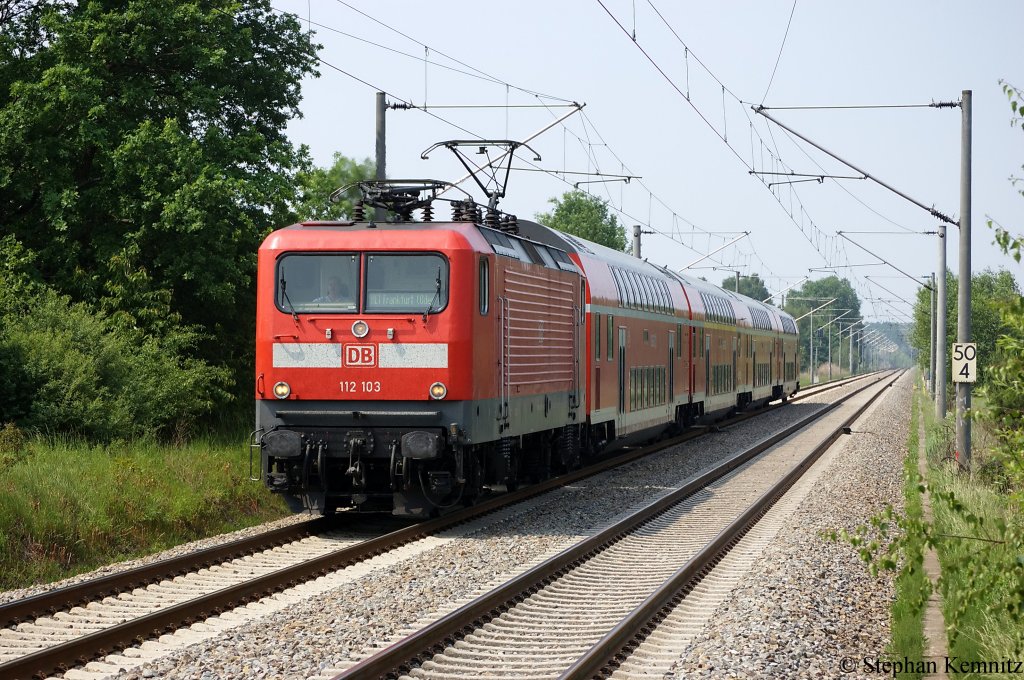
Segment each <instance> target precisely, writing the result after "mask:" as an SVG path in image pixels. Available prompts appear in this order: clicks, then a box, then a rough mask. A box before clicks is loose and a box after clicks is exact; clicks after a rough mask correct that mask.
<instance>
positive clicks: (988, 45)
mask: <svg viewBox="0 0 1024 680" xmlns="http://www.w3.org/2000/svg"><path fill="white" fill-rule="evenodd" d="M274 7H275V8H276V9H278V10H280V11H286V12H294V13H296V14H297V15H299V16H301V17H302V19H303V21H304V23H305V22H306V21H309V22H310V23H309V24H308V25H309V26H310V28H311V29H312V30H313V31H315V32H316V38H315V39H316V41H317V42H318V43H320V44H321V45H323V49H322V51H321V52H320V57H321V59H322V60H323V61H324V62H325V63H324V64H321V67H320V71H321V77H320V78H319V79H310V80H308V81H307V82H305V83H304V85H303V94H304V102H303V105H302V110H303V114H304V118H303V119H302V120H300V121H296V122H295V123H293V125H292V126H291V128H290V133H291V136H292V138H293V139H294V141H296V142H299V143H303V144H306V145H308V146H309V148H310V151H311V153H312V155H313V158H314V160H315V161H316V162H317V163H318V164H319V165H328V164H329V163H330V159H331V156H332V154H333V153H334V152H341V153H343V154H345V155H347V156H350V157H356V158H360V159H361V158H366V157H372V156H373V155H374V139H375V132H374V93H375V92H376V91H377V89H381V90H384V91H386V92H388V93H389V101H404V102H409V103H412V104H415V105H417V106H422V105H423V104H424V103H426V104H427V105H428V107H449V106H458V107H469V106H474V107H479V106H489V107H500V108H430V109H429V111H428V112H424V111H421V110H404V111H403V110H398V111H389V112H388V114H387V116H388V122H387V125H388V128H387V132H388V154H387V170H388V176H389V177H405V178H424V177H428V178H436V179H442V180H448V181H451V180H455V179H457V178H460V177H462V176H463V175H464V174H465V171H464V170H463V168H462V166H461V165H459V164H458V163H457V161H456V160H455V159H454V158H453V157H452V156H451V154H450V153H449V152H448V151H446V150H444V149H440V150H436V151H434V152H433V153H432V154H431V155H430V158H429V159H428V160H421V159H420V153H421V152H422V151H424V150H425V149H427V148H428V147H430V146H431V145H432V144H434V143H435V142H439V141H443V140H449V139H478V138H488V139H516V140H523V139H526V138H527V137H529V136H531V135H533V134H534V133H535V132H537V131H538V130H540V129H541V128H543V127H545V126H547V125H549V124H551V123H552V122H554V120H555V119H556V118H557V117H560V116H562V115H564V114H566V113H568V112H569V111H570V110H571V109H569V108H566V107H565V104H566V103H567V102H579V103H581V104H585V105H586V106H585V107H584V109H583V111H582V112H581V113H576V114H575V115H573V116H571V117H570V118H568V119H567V120H566V121H565V122H564V124H559V125H556V126H555V127H553V128H552V129H550V130H548V131H547V132H545V133H544V134H543V135H541V136H539V137H538V138H537V139H536V140H534V141H531V142H530V146H531V147H532V148H533V149H535V150H536V151H537V152H538V153H539V154H540V155H541V157H542V160H541V161H537V162H534V161H533V156H532V155H531V154H529V153H528V152H525V150H524V151H522V152H520V154H519V156H518V157H517V160H516V162H515V163H514V164H513V167H515V168H530V169H533V168H543V169H546V170H550V171H553V173H554V174H545V173H541V172H527V171H513V173H512V177H511V179H510V182H509V186H508V190H507V197H506V198H505V199H504V200H503V201H502V202H501V204H500V205H501V207H502V208H503V209H504V210H505V211H506V212H511V213H515V214H517V215H519V216H520V217H526V218H531V219H532V218H533V216H534V215H535V214H536V213H538V212H543V211H547V210H549V209H550V207H551V206H550V205H549V204H548V203H547V201H548V199H549V198H551V197H553V196H560V195H561V194H562V193H563V192H565V191H568V190H571V189H572V185H573V183H575V182H577V181H581V180H594V179H596V178H595V177H592V176H589V177H588V176H585V175H572V174H568V173H571V172H579V173H587V172H602V173H606V174H623V173H624V174H630V175H633V176H639V177H641V178H642V179H633V180H632V181H631V182H630V183H629V184H625V183H622V182H605V183H592V184H585V185H581V188H584V189H589V190H590V191H591V192H592V193H595V194H597V195H599V196H601V197H602V198H605V199H607V200H608V201H609V202H610V204H611V205H612V206H613V207H614V208H615V209H616V210H619V211H621V212H620V213H619V214H618V217H619V220H620V222H621V223H622V224H623V225H625V226H626V227H627V231H628V232H629V233H631V229H630V227H631V225H633V224H636V223H640V224H643V225H644V229H645V230H651V231H653V232H655V233H652V234H648V235H645V236H644V242H643V256H644V257H646V258H648V259H650V260H651V261H652V262H655V263H658V264H663V265H667V266H669V267H672V268H675V269H681V268H682V267H685V266H686V265H688V264H689V263H691V262H693V261H694V260H696V259H697V258H699V257H701V255H702V254H704V253H707V252H709V251H711V250H713V249H715V248H718V247H719V246H721V245H722V244H724V243H726V242H727V241H729V240H731V239H733V238H734V237H735V235H736V234H735V233H734V232H741V231H750V232H751V233H750V236H749V237H747V238H744V239H742V240H740V241H739V242H738V243H736V244H735V245H734V246H730V247H728V248H726V249H724V250H722V251H721V252H720V253H718V254H717V255H716V256H715V260H717V262H716V261H713V260H705V261H704V262H702V263H700V264H699V265H697V266H698V267H711V266H715V265H716V264H717V266H720V267H729V268H736V269H740V270H741V272H742V274H743V275H747V274H751V273H756V274H759V275H761V276H762V277H763V278H764V279H765V280H766V282H767V285H768V287H769V289H770V290H771V291H773V292H774V291H776V290H779V289H781V288H784V287H786V286H788V285H790V284H792V283H795V282H796V281H798V280H799V279H801V278H802V277H804V276H811V277H812V278H820V277H822V276H827V275H828V272H821V271H817V272H808V269H809V268H819V267H826V266H840V265H866V264H869V263H873V262H877V260H876V259H875V258H874V257H872V256H871V255H869V254H868V253H866V252H864V251H863V250H860V249H859V248H858V247H857V246H855V245H853V244H851V243H849V242H847V241H846V240H844V239H843V238H842V237H839V236H837V235H836V232H837V231H844V232H855V231H859V232H885V233H874V234H871V233H862V234H854V233H849V234H848V236H849V238H850V239H853V240H854V241H856V242H857V243H860V244H861V245H862V246H864V247H865V248H867V249H869V250H872V251H874V252H876V253H878V254H879V255H881V256H882V257H883V258H885V259H887V260H889V261H891V262H892V263H893V264H895V265H896V266H897V267H899V268H900V269H902V270H904V271H906V272H908V273H910V274H911V275H914V276H918V275H923V274H928V273H930V272H932V271H935V269H936V262H937V258H938V246H937V243H936V237H935V236H934V235H922V234H921V233H920V232H924V231H934V230H935V228H936V227H937V225H938V221H937V220H936V219H935V218H934V217H932V216H931V215H930V214H929V213H928V212H927V211H926V210H924V209H922V208H920V207H918V206H916V205H914V204H912V203H910V202H908V201H907V200H905V199H904V198H900V197H898V196H896V195H895V194H893V193H891V192H889V191H888V190H886V189H883V188H882V187H880V186H878V185H877V184H874V183H872V182H870V181H866V180H858V179H825V180H824V182H823V183H820V184H819V183H818V181H817V180H812V181H806V182H800V183H796V184H783V185H778V186H774V187H771V188H770V189H769V188H768V187H767V186H766V184H767V183H768V182H774V181H786V180H792V179H808V178H806V177H780V176H772V175H760V177H763V178H764V179H763V180H762V179H759V176H758V175H751V174H750V171H751V170H754V171H759V172H760V171H771V172H795V173H807V174H824V175H844V176H856V175H857V173H856V172H855V171H853V170H852V169H850V168H848V167H845V166H843V165H841V164H839V163H838V162H836V161H834V160H832V159H830V158H828V157H827V156H825V155H824V154H822V153H820V152H818V151H817V150H815V149H814V148H813V147H811V146H809V145H808V144H805V143H802V142H799V141H798V140H796V139H795V138H794V137H792V136H790V135H789V133H787V132H785V131H784V130H782V129H781V128H779V127H777V126H775V125H772V124H770V123H768V121H767V120H766V119H765V118H764V117H762V116H760V115H758V114H756V113H755V112H753V111H752V110H751V105H752V104H753V105H758V104H761V103H762V102H763V103H764V105H765V106H767V107H787V106H811V105H814V106H838V105H894V104H896V105H903V104H917V105H920V104H928V103H931V102H940V101H958V100H959V99H960V95H961V91H962V90H965V89H970V90H973V100H974V105H973V119H974V137H973V156H974V163H973V173H974V174H973V187H974V191H973V210H972V219H973V233H974V238H973V250H974V257H973V262H974V268H975V270H980V269H983V268H985V267H993V268H999V267H1002V268H1007V269H1010V270H1011V271H1013V272H1014V274H1015V275H1016V276H1017V280H1018V281H1021V280H1022V279H1024V277H1022V274H1021V266H1020V265H1017V264H1016V263H1014V262H1013V261H1012V260H1010V259H1009V258H1006V257H1004V256H1002V255H1001V254H1000V253H999V252H998V250H997V249H996V248H995V246H994V245H992V232H991V230H990V229H989V228H988V227H987V225H986V221H987V219H986V218H987V217H991V218H993V219H996V220H998V221H999V222H1000V223H1002V224H1003V225H1005V226H1008V227H1011V228H1013V229H1015V230H1016V231H1024V197H1022V196H1020V195H1019V194H1018V192H1017V190H1016V189H1015V188H1014V187H1013V186H1012V185H1011V183H1010V181H1009V177H1010V176H1011V175H1014V174H1016V175H1022V174H1024V171H1022V170H1021V165H1022V164H1024V133H1022V130H1021V129H1020V128H1019V127H1018V128H1011V127H1010V124H1009V119H1010V108H1009V106H1008V103H1007V98H1006V96H1005V95H1004V94H1003V92H1002V90H1001V88H1000V86H999V83H998V81H999V79H1004V80H1007V81H1009V82H1011V83H1013V84H1016V85H1017V86H1019V87H1024V51H1022V49H1021V46H1022V45H1021V42H1020V40H1019V38H1020V27H1021V26H1024V3H1022V2H1019V1H1017V0H1014V1H1010V0H1007V1H1005V2H959V3H954V2H936V1H934V0H932V1H930V2H911V1H903V0H901V1H900V2H891V1H887V2H879V1H874V0H867V1H864V2H858V3H835V2H821V1H818V2H811V1H809V0H797V2H796V3H795V5H794V2H793V0H760V1H758V2H753V1H751V2H706V0H705V1H702V2H689V1H687V2H670V1H669V0H656V1H654V2H653V4H652V3H651V2H648V1H647V0H601V1H600V2H598V1H597V0H593V1H584V0H566V1H559V0H554V1H549V2H536V1H533V0H527V1H523V2H502V3H496V2H481V1H479V0H477V1H475V2H465V1H456V0H448V1H447V2H440V3H438V2H434V3H426V2H412V1H393V2H391V1H386V0H385V1H380V0H378V1H376V2H368V1H366V0H347V2H341V1H340V0H274ZM659 13H660V16H659ZM791 16H792V21H791V23H790V17H791ZM616 20H617V21H618V24H617V23H616ZM619 24H621V27H620V25H619ZM787 24H789V30H788V35H787ZM399 32H400V33H399ZM402 34H404V36H403V35H402ZM634 36H635V40H634ZM784 36H785V45H784V46H783V38H784ZM371 43H374V44H371ZM641 48H642V50H643V51H641ZM780 48H781V58H780ZM645 52H646V54H647V55H649V57H650V59H648V56H645ZM425 57H426V62H425V61H424V58H425ZM460 62H461V63H460ZM652 62H653V63H652ZM776 62H778V67H777V69H775V66H776ZM337 69H341V70H343V71H345V72H347V73H348V74H350V75H345V74H343V73H341V72H339V70H337ZM658 69H661V71H663V72H664V75H663V74H662V73H661V72H659V70H658ZM773 70H774V79H772V74H773ZM357 79H358V80H357ZM360 80H362V81H365V83H363V82H359V81H360ZM769 83H770V87H769ZM687 95H688V96H689V101H688V100H687ZM506 104H507V105H510V106H512V107H515V108H505V105H506ZM527 107H533V108H527ZM768 113H769V114H770V115H772V116H773V117H776V118H778V119H779V120H780V121H781V122H783V123H785V124H786V125H788V126H790V127H792V128H793V129H794V130H796V131H798V132H800V133H801V134H803V135H805V136H807V137H809V138H810V139H811V140H813V141H815V142H817V143H819V144H821V145H822V146H824V147H826V148H827V149H829V150H830V151H833V152H834V153H836V154H838V155H839V156H842V157H843V158H845V159H846V160H848V161H850V162H852V163H853V164H854V165H857V166H858V167H860V168H861V169H862V170H864V171H866V172H868V173H870V174H872V175H874V176H876V177H878V178H879V179H881V180H883V181H884V182H886V183H888V184H890V185H892V186H894V187H895V188H896V189H898V190H900V191H901V192H903V193H905V194H907V195H908V196H910V197H911V198H913V199H915V200H916V201H918V202H920V203H922V204H924V205H926V206H929V207H934V208H935V209H936V210H938V211H939V212H941V213H943V214H945V215H947V216H950V217H952V218H954V219H957V218H958V217H959V212H960V196H959V191H960V138H961V111H960V109H959V108H943V109H936V108H928V107H924V108H895V109H889V108H886V109H819V110H775V111H768ZM460 128H461V129H460ZM475 158H479V157H475ZM563 173H565V174H563ZM462 186H463V187H464V188H466V189H467V190H469V191H471V192H473V193H474V195H475V196H476V198H477V200H480V201H482V200H484V199H483V196H482V194H481V193H480V191H479V189H477V188H476V187H475V185H473V184H472V183H471V182H467V183H464V184H463V185H462ZM438 212H439V213H441V214H443V213H444V212H445V211H440V210H439V211H438ZM949 231H950V238H949V239H948V241H949V248H948V250H947V262H948V265H949V267H950V268H951V269H952V270H953V271H954V273H955V272H956V270H957V252H958V238H959V236H958V230H957V229H956V228H955V227H951V228H950V229H949ZM708 232H711V233H710V234H709V233H708ZM891 232H898V233H891ZM835 271H836V273H837V274H838V275H839V276H844V277H847V278H850V279H851V281H852V282H853V283H854V285H855V287H856V288H857V290H858V293H859V294H860V296H861V298H862V299H864V300H868V299H869V298H878V299H879V300H878V301H876V302H871V301H867V302H866V304H865V305H863V310H864V311H865V312H866V313H867V316H868V317H869V318H872V319H879V320H892V321H905V320H907V319H906V317H905V316H904V315H905V314H907V313H908V312H909V307H908V305H907V304H905V303H904V302H902V301H900V300H899V298H906V299H908V300H909V299H912V298H913V295H914V290H915V288H916V286H915V284H914V283H913V282H912V281H910V280H909V279H907V278H905V277H903V276H902V275H901V274H899V273H898V272H897V271H895V270H894V269H892V268H890V267H887V266H885V265H882V266H856V267H852V268H839V269H836V270H835ZM691 273H693V274H695V275H698V276H704V277H706V278H708V279H709V280H711V281H714V282H716V283H720V282H721V280H722V279H723V278H725V277H727V276H731V275H732V273H731V272H729V271H725V270H721V271H714V270H712V269H693V270H691ZM869 276H870V277H871V279H868V278H867V277H869ZM891 277H893V278H891ZM883 287H884V288H889V289H890V290H889V291H887V290H884V289H883Z"/></svg>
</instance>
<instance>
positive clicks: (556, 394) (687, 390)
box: [253, 180, 798, 516]
mask: <svg viewBox="0 0 1024 680" xmlns="http://www.w3.org/2000/svg"><path fill="white" fill-rule="evenodd" d="M444 186H446V185H444V184H443V183H439V182H431V181H418V180H417V181H402V180H386V181H382V182H367V183H363V184H362V187H361V188H362V189H363V191H364V195H365V196H367V197H368V198H369V203H370V204H371V205H373V206H376V207H380V208H385V209H387V210H388V211H389V212H390V213H391V219H390V220H389V221H381V222H375V221H373V220H372V219H371V220H367V219H365V218H364V217H363V215H362V214H357V215H356V216H355V218H354V219H353V221H351V222H306V223H302V224H297V225H293V226H290V227H287V228H284V229H281V230H278V231H276V232H274V233H272V234H271V235H270V236H269V237H268V238H267V239H266V240H265V241H264V243H263V244H262V246H261V247H260V251H259V273H258V283H257V292H258V302H257V325H256V404H257V408H256V428H257V429H256V432H255V433H254V440H253V446H254V448H258V449H259V451H260V459H261V466H262V475H263V479H264V480H265V483H266V484H267V486H268V487H269V488H270V489H271V490H272V491H275V492H278V493H282V494H284V495H285V497H286V498H288V499H290V501H291V502H292V503H293V504H294V505H295V507H296V508H297V509H298V508H307V509H309V510H311V511H315V512H322V513H330V512H333V511H334V510H336V509H337V508H340V507H348V506H356V507H358V508H359V509H363V510H372V509H385V508H388V509H391V510H392V512H394V513H395V514H398V515H411V516H425V515H428V514H431V513H433V512H435V511H438V510H441V509H444V508H446V507H450V506H453V505H455V504H458V503H468V502H472V500H473V499H474V498H476V497H477V496H478V495H479V494H480V493H482V492H483V491H484V490H486V489H489V488H493V487H499V488H502V487H503V488H514V487H515V486H516V485H517V484H518V483H519V482H520V480H521V479H524V478H531V479H536V478H543V477H545V476H547V475H549V474H551V473H553V472H557V471H560V470H566V469H571V468H573V467H575V466H577V465H578V464H579V463H580V460H581V458H582V457H584V456H587V455H589V454H591V453H593V452H596V451H598V450H601V449H604V448H608V447H611V446H615V445H619V444H622V443H626V442H629V441H634V440H642V439H649V438H651V437H654V436H657V435H658V434H660V433H661V432H663V431H665V430H666V429H669V428H678V427H681V426H685V425H686V424H688V423H691V422H694V421H696V420H698V419H700V418H702V417H707V416H711V415H716V414H718V413H720V412H724V411H728V410H731V409H735V408H737V407H743V406H745V405H746V404H748V403H750V402H757V401H764V400H767V399H771V398H780V397H783V396H785V395H787V394H792V393H794V392H795V391H796V389H797V387H798V385H797V383H796V334H795V332H796V327H795V324H793V322H792V319H791V318H790V317H788V315H786V314H785V313H783V312H780V311H778V310H776V309H774V308H772V307H769V306H766V305H763V304H761V303H758V302H755V301H753V300H749V299H748V298H744V297H743V296H738V295H736V294H734V293H731V292H728V291H723V290H721V289H718V288H715V287H714V286H711V285H710V284H705V283H703V282H694V281H691V280H689V279H687V278H685V277H683V276H680V275H678V274H674V273H672V272H670V271H667V270H664V269H660V268H658V267H655V266H654V265H651V264H649V263H647V262H645V261H641V260H638V259H636V258H632V257H629V256H628V255H625V254H623V253H618V252H615V251H613V250H610V249H608V248H604V247H602V246H599V245H596V244H592V243H589V242H585V241H582V240H580V239H576V238H574V237H571V236H567V235H565V234H562V233H560V232H556V231H554V230H551V229H548V228H546V227H543V226H542V225H539V224H535V223H532V222H520V221H516V220H515V218H514V217H511V216H503V215H500V214H499V213H498V212H497V211H496V210H495V209H494V207H493V203H494V202H492V206H491V207H490V208H489V209H487V213H486V216H484V215H483V214H481V210H480V208H479V207H478V206H477V205H476V204H474V203H473V202H472V201H471V200H470V201H452V202H451V203H452V209H453V210H452V212H453V214H452V217H451V219H450V220H447V221H433V220H432V219H431V213H432V208H431V205H432V203H431V202H432V201H433V200H434V198H435V196H436V194H437V193H438V191H439V190H441V189H442V187H444ZM414 208H423V209H424V216H423V219H422V220H421V221H413V220H412V219H411V212H412V210H413V209H414ZM361 212H362V209H361V208H359V209H357V213H361Z"/></svg>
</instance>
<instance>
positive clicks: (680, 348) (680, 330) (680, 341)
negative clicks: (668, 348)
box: [676, 323, 683, 359]
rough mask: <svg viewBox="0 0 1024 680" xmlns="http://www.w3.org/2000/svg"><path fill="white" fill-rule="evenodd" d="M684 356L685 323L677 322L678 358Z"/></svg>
mask: <svg viewBox="0 0 1024 680" xmlns="http://www.w3.org/2000/svg"><path fill="white" fill-rule="evenodd" d="M682 356H683V324H681V323H677V324H676V359H681V358H682Z"/></svg>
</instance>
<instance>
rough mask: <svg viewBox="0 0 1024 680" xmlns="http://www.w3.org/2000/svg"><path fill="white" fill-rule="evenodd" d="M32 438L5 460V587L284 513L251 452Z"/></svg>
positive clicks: (0, 521) (206, 445)
mask: <svg viewBox="0 0 1024 680" xmlns="http://www.w3.org/2000/svg"><path fill="white" fill-rule="evenodd" d="M240 441H243V438H242V437H238V438H237V439H235V440H234V441H233V442H230V441H228V440H227V439H224V438H221V439H213V438H210V439H205V440H202V439H201V440H198V441H194V442H192V443H190V444H188V445H186V446H181V447H178V446H168V445H160V444H156V443H153V442H136V443H131V444H128V443H123V442H115V443H113V444H111V445H108V446H100V445H92V444H86V443H82V442H80V441H77V440H75V439H71V438H67V437H52V438H33V439H28V440H27V441H25V442H23V444H22V445H21V446H19V449H18V451H16V452H8V453H7V454H6V455H5V456H4V462H5V463H6V464H5V465H4V466H3V467H0V588H4V589H7V588H14V587H22V586H26V585H29V584H32V583H37V582H46V581H52V580H56V579H60V578H63V577H66V576H69V575H72V574H75V573H80V572H82V571H88V570H90V569H94V568H96V567H98V566H102V565H104V564H107V563H110V562H112V561H116V560H120V559H125V558H129V557H135V556H139V555H143V554H148V553H151V552H154V551H159V550H162V549H165V548H168V547H171V546H173V545H177V544H180V543H182V542H185V541H189V540H194V539H197V538H201V537H204V536H209V535H213V534H217V533H222V532H224V531H229V530H232V529H237V528H241V527H244V526H250V525H252V524H256V523H259V522H263V521H266V520H269V519H273V518H276V517H280V516H283V515H285V514H287V510H286V509H285V508H284V506H283V503H281V502H280V499H278V498H275V497H272V496H271V495H270V494H269V493H267V492H266V490H265V489H264V488H263V486H262V485H261V484H258V483H254V482H250V481H248V471H249V467H248V466H249V461H248V451H246V450H245V447H244V446H242V445H241V444H239V443H238V442H240Z"/></svg>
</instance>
